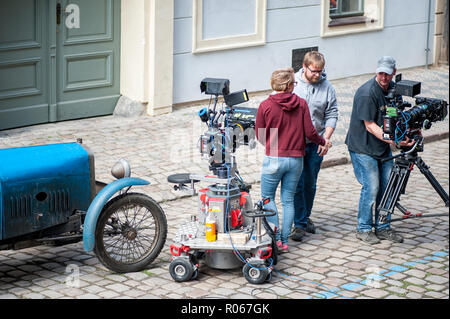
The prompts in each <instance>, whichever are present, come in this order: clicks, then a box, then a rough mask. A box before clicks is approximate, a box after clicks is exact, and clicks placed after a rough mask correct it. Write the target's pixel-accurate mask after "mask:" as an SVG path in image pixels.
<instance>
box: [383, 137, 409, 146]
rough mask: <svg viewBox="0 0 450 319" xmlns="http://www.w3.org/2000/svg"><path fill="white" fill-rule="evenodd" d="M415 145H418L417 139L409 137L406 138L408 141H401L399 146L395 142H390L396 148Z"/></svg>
mask: <svg viewBox="0 0 450 319" xmlns="http://www.w3.org/2000/svg"><path fill="white" fill-rule="evenodd" d="M414 143H416V140H415V139H410V138H409V137H408V136H406V139H405V140H403V141H400V142H399V143H398V144H397V143H396V142H395V141H389V144H392V145H395V146H406V147H409V146H413V145H414Z"/></svg>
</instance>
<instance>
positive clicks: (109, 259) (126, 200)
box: [95, 193, 167, 273]
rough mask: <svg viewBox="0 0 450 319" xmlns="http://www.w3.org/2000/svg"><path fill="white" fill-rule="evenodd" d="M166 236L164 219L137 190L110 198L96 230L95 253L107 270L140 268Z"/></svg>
mask: <svg viewBox="0 0 450 319" xmlns="http://www.w3.org/2000/svg"><path fill="white" fill-rule="evenodd" d="M166 237H167V220H166V216H165V214H164V211H163V210H162V208H161V207H160V206H159V205H158V203H156V202H155V201H154V200H153V199H152V198H150V197H148V196H146V195H144V194H137V193H127V194H123V195H119V196H117V197H116V198H114V199H113V200H112V201H110V202H109V203H108V204H107V205H106V206H105V207H104V208H103V211H102V213H101V214H100V217H99V219H98V222H97V225H96V229H95V254H96V255H97V257H98V259H99V260H100V261H101V262H102V263H103V264H104V265H105V266H106V267H107V268H109V269H110V270H112V271H115V272H119V273H123V272H136V271H141V270H143V269H144V268H145V267H146V266H147V265H148V264H149V263H151V262H152V261H153V260H154V259H155V258H156V257H157V256H158V255H159V253H160V252H161V249H162V248H163V245H164V243H165V241H166Z"/></svg>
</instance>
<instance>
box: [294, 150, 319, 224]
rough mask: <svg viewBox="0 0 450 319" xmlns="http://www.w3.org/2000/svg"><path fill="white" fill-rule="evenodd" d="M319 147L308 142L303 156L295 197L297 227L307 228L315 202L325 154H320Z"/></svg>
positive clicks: (295, 221) (295, 222)
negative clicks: (301, 170) (318, 178)
mask: <svg viewBox="0 0 450 319" xmlns="http://www.w3.org/2000/svg"><path fill="white" fill-rule="evenodd" d="M317 149H318V145H317V144H314V143H308V144H306V149H305V151H306V153H305V157H304V158H303V172H302V175H301V176H300V180H299V181H298V184H297V189H296V192H295V197H294V207H295V215H294V225H295V227H296V228H303V229H306V224H307V222H308V218H309V216H310V215H311V210H312V207H313V204H314V197H315V196H316V184H317V177H318V175H319V171H320V165H321V164H322V161H323V156H319V154H318V153H317Z"/></svg>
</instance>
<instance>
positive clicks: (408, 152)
mask: <svg viewBox="0 0 450 319" xmlns="http://www.w3.org/2000/svg"><path fill="white" fill-rule="evenodd" d="M422 141H423V137H420V138H419V139H418V140H416V143H414V145H413V146H412V147H411V149H410V150H408V151H406V152H400V154H397V155H394V156H390V157H386V158H383V159H382V160H381V161H382V162H386V161H390V160H392V159H395V158H398V157H400V156H405V155H409V154H411V153H413V152H414V151H415V150H416V148H417V147H418V146H419V144H420V143H421V142H422Z"/></svg>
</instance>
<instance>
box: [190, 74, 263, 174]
mask: <svg viewBox="0 0 450 319" xmlns="http://www.w3.org/2000/svg"><path fill="white" fill-rule="evenodd" d="M229 85H230V81H229V80H227V79H216V78H205V79H203V81H202V82H201V84H200V90H201V92H205V93H206V94H209V95H211V97H213V96H214V104H213V105H211V99H210V103H209V105H208V108H203V109H201V110H200V111H199V112H198V115H199V117H200V119H201V120H202V122H204V123H206V125H207V126H208V130H207V131H206V132H205V133H204V134H203V135H202V136H201V137H200V139H199V144H200V145H199V148H200V153H201V154H202V156H203V157H204V158H205V159H208V161H209V164H210V170H211V171H212V172H213V173H214V174H215V175H217V176H218V177H220V178H228V177H229V176H233V175H234V173H235V167H236V164H235V162H234V157H232V156H231V155H232V154H233V153H234V152H235V151H236V149H237V148H238V147H239V146H241V145H248V146H249V147H250V148H251V149H252V148H254V147H255V146H256V142H255V119H256V112H257V109H254V108H246V107H240V108H234V106H235V105H237V104H241V103H244V102H247V101H248V100H249V99H248V94H247V91H246V90H241V91H237V92H234V93H229V92H230V90H229ZM219 96H223V99H224V103H225V106H222V108H221V109H220V110H217V103H218V100H219Z"/></svg>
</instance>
